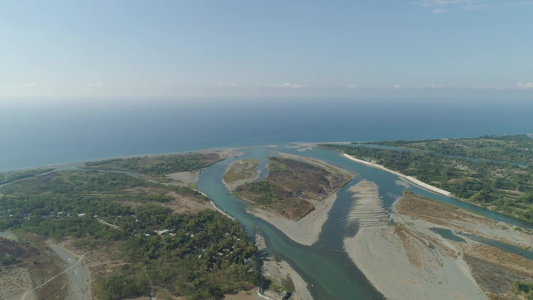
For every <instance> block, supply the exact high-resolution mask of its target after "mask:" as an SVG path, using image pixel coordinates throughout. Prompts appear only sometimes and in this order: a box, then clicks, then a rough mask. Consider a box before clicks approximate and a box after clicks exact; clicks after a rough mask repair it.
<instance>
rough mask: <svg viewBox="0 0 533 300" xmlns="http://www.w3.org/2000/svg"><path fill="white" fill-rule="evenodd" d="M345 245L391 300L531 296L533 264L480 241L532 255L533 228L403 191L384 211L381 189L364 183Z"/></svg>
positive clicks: (355, 189) (357, 189)
mask: <svg viewBox="0 0 533 300" xmlns="http://www.w3.org/2000/svg"><path fill="white" fill-rule="evenodd" d="M350 191H351V192H352V193H353V198H355V199H356V201H354V205H353V206H352V209H351V212H350V217H349V220H350V222H354V223H357V224H358V227H359V230H358V232H357V233H356V235H355V236H354V237H347V238H345V240H344V245H345V249H346V251H347V252H348V255H349V256H350V258H351V259H352V260H353V261H354V263H355V264H356V265H357V267H358V268H359V269H360V270H361V271H362V272H363V273H364V274H365V275H366V276H367V278H368V279H369V280H370V282H371V283H372V284H373V285H374V286H375V287H376V288H377V289H378V290H379V291H381V292H382V293H383V294H384V295H385V296H386V297H387V298H388V299H486V298H487V297H488V298H489V299H516V297H517V296H518V297H528V298H527V299H531V297H532V296H533V292H532V291H533V260H531V259H527V258H525V257H523V256H520V255H518V254H514V253H510V252H508V251H504V250H502V249H499V248H496V247H492V246H489V245H487V244H484V243H481V242H478V240H479V239H477V238H486V239H495V240H498V241H502V242H504V243H506V244H509V245H514V246H516V247H518V249H524V250H523V251H529V252H530V253H532V254H533V251H531V250H532V245H533V231H531V230H525V229H521V228H519V227H513V226H509V225H507V224H504V223H500V222H497V221H494V220H491V219H489V218H486V217H483V216H480V215H477V214H475V213H472V212H469V211H466V210H463V209H459V208H457V207H453V206H451V205H446V204H442V203H439V202H437V201H434V200H431V199H428V198H424V197H421V196H418V195H415V194H412V193H410V192H404V195H403V197H401V199H400V200H397V202H396V203H395V205H393V207H392V212H391V213H390V214H389V215H387V213H386V212H385V211H384V210H383V208H382V207H383V206H382V203H381V200H380V198H379V194H378V190H377V186H376V185H375V184H374V183H373V182H369V181H362V182H360V183H358V184H356V185H354V186H352V187H351V188H350Z"/></svg>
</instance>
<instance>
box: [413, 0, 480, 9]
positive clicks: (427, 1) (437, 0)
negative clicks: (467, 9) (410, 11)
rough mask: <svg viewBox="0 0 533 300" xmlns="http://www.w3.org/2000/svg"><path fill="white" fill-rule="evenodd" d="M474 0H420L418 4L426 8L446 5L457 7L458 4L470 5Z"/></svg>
mask: <svg viewBox="0 0 533 300" xmlns="http://www.w3.org/2000/svg"><path fill="white" fill-rule="evenodd" d="M472 2H474V0H422V1H420V2H418V4H420V5H422V6H426V7H434V6H448V5H459V4H472Z"/></svg>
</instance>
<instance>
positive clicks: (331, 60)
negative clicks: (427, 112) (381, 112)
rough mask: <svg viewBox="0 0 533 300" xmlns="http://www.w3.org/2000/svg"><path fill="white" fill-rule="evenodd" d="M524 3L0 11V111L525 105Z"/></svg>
mask: <svg viewBox="0 0 533 300" xmlns="http://www.w3.org/2000/svg"><path fill="white" fill-rule="evenodd" d="M532 20H533V1H528V0H505V1H503V0H502V1H494V0H412V1H403V0H360V1H353V0H351V1H314V0H307V1H300V0H285V1H278V0H269V1H267V0H242V1H237V0H223V1H222V0H213V1H203V0H192V1H186V0H183V1H180V0H173V1H156V0H151V1H148V0H143V1H140V0H128V1H121V0H118V1H108V0H103V1H100V0H92V1H72V0H68V1H53V0H51V1H40V0H39V1H27V0H17V1H5V0H0V102H2V101H4V102H6V101H12V99H17V98H91V97H94V98H102V97H103V98H106V97H275V96H279V97H293V96H294V97H311V96H318V97H500V98H506V97H507V98H513V97H514V98H527V99H533V98H532V96H533V38H532V36H533V21H532Z"/></svg>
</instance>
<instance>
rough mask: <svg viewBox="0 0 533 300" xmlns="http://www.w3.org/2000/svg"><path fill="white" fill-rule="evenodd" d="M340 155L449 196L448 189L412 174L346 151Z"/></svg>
mask: <svg viewBox="0 0 533 300" xmlns="http://www.w3.org/2000/svg"><path fill="white" fill-rule="evenodd" d="M342 156H344V157H346V158H347V159H349V160H352V161H355V162H358V163H360V164H363V165H366V166H369V167H372V168H376V169H381V170H384V171H387V172H389V173H392V174H394V175H396V176H398V177H400V178H401V179H404V180H406V181H408V182H410V183H412V184H414V185H416V186H418V187H420V188H423V189H425V190H428V191H430V192H434V193H437V194H441V195H444V196H451V193H450V192H448V191H445V190H443V189H439V188H438V187H435V186H432V185H430V184H427V183H425V182H422V181H420V180H418V179H416V178H414V177H412V176H407V175H404V174H402V173H400V172H396V171H393V170H391V169H387V168H385V167H384V166H382V165H378V164H376V163H373V162H368V161H366V160H362V159H358V158H355V157H353V156H351V155H348V154H346V153H343V154H342Z"/></svg>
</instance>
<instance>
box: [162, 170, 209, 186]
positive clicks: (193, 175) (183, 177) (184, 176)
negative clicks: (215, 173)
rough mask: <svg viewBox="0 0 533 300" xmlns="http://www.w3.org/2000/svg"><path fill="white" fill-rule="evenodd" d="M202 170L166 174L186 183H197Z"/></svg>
mask: <svg viewBox="0 0 533 300" xmlns="http://www.w3.org/2000/svg"><path fill="white" fill-rule="evenodd" d="M201 172H202V171H200V170H198V171H191V172H177V173H171V174H167V175H165V177H168V178H170V179H172V180H176V181H180V182H183V183H185V184H191V183H196V182H197V181H198V176H199V175H200V174H201Z"/></svg>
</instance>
